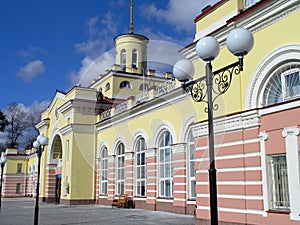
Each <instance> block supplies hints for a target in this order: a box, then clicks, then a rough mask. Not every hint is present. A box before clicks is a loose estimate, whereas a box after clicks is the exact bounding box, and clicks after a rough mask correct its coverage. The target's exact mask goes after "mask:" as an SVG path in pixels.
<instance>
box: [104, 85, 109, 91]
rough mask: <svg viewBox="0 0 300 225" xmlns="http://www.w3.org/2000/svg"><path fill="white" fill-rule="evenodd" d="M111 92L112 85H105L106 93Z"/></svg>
mask: <svg viewBox="0 0 300 225" xmlns="http://www.w3.org/2000/svg"><path fill="white" fill-rule="evenodd" d="M109 90H110V83H107V84H106V85H105V91H109Z"/></svg>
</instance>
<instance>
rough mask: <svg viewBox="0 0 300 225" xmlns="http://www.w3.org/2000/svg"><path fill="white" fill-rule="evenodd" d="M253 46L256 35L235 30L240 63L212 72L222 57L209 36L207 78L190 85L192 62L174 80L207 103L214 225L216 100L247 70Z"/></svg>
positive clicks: (231, 45)
mask: <svg viewBox="0 0 300 225" xmlns="http://www.w3.org/2000/svg"><path fill="white" fill-rule="evenodd" d="M253 44H254V38H253V35H252V34H251V33H250V32H249V31H248V30H246V29H244V28H236V29H234V30H232V31H231V32H230V34H229V35H228V37H227V40H226V45H227V48H228V50H229V51H230V52H231V53H232V54H234V55H235V56H237V57H238V61H237V62H235V63H233V64H231V65H228V66H226V67H224V68H222V69H220V70H217V71H215V72H212V64H211V61H213V60H214V59H215V58H216V57H217V55H218V54H219V52H220V47H219V43H218V42H217V40H216V39H215V38H213V37H210V36H207V37H204V38H202V39H200V40H199V41H198V42H197V44H196V53H197V55H198V56H199V57H200V58H201V59H202V60H203V61H205V62H206V66H205V73H206V76H205V77H201V78H199V79H197V80H192V81H189V80H190V79H191V78H192V76H193V74H194V67H193V64H192V63H191V62H190V61H189V60H180V61H178V62H177V63H176V64H175V65H174V68H173V73H174V76H175V77H176V78H177V79H178V80H179V81H181V82H182V87H183V89H184V90H185V91H186V92H190V93H191V96H192V98H193V100H194V101H196V102H205V103H207V107H205V112H206V113H207V117H208V137H209V143H208V145H209V162H210V167H209V169H208V172H209V190H210V216H211V225H218V201H217V178H216V177H217V175H216V174H217V170H216V167H215V151H214V125H213V111H214V110H217V109H218V104H217V103H215V100H216V99H217V98H218V97H219V96H221V95H222V94H224V93H225V92H226V91H227V90H228V89H229V87H230V85H231V81H232V75H233V74H236V75H238V74H240V72H241V71H242V70H243V58H244V56H245V55H246V54H247V53H248V52H249V51H250V50H251V49H252V47H253ZM213 94H214V95H213Z"/></svg>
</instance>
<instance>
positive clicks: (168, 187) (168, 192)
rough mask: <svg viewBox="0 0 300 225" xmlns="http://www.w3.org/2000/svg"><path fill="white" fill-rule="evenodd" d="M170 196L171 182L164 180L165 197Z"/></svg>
mask: <svg viewBox="0 0 300 225" xmlns="http://www.w3.org/2000/svg"><path fill="white" fill-rule="evenodd" d="M169 196H171V181H170V180H166V197H169Z"/></svg>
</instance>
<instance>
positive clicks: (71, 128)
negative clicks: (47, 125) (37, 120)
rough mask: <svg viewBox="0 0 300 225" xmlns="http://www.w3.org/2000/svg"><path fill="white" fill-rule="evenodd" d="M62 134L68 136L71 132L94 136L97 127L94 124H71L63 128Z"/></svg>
mask: <svg viewBox="0 0 300 225" xmlns="http://www.w3.org/2000/svg"><path fill="white" fill-rule="evenodd" d="M59 131H60V133H61V134H62V135H67V134H69V133H70V132H74V133H84V134H94V132H95V126H94V125H93V124H91V125H88V124H69V125H67V126H65V127H63V128H61V129H60V130H59Z"/></svg>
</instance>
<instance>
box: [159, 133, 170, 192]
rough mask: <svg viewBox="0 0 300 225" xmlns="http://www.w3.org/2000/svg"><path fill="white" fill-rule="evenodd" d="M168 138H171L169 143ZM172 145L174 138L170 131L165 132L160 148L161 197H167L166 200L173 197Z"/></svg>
mask: <svg viewBox="0 0 300 225" xmlns="http://www.w3.org/2000/svg"><path fill="white" fill-rule="evenodd" d="M168 136H169V141H167V140H168V139H167V137H168ZM172 144H173V137H172V135H171V133H170V132H169V131H164V132H163V133H162V134H161V135H160V138H159V147H158V183H159V184H158V186H159V197H165V198H171V197H173V165H172V148H171V145H172ZM166 156H167V157H166ZM166 159H167V160H166ZM168 184H169V185H168ZM168 186H169V187H168Z"/></svg>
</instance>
